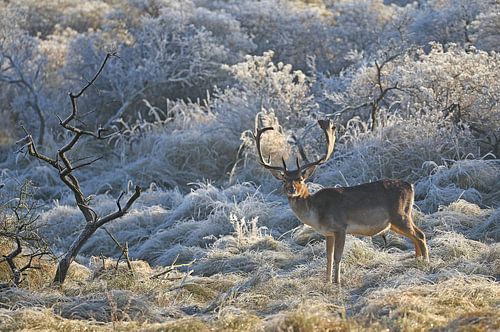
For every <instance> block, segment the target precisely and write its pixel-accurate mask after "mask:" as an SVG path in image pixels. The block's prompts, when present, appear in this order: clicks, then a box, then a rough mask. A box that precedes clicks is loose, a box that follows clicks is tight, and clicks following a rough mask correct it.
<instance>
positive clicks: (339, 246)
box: [333, 232, 346, 285]
mask: <svg viewBox="0 0 500 332" xmlns="http://www.w3.org/2000/svg"><path fill="white" fill-rule="evenodd" d="M345 236H346V233H345V232H336V233H335V252H334V258H333V259H334V262H335V283H337V284H339V285H340V261H341V260H342V254H343V253H344V244H345Z"/></svg>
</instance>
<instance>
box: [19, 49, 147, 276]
mask: <svg viewBox="0 0 500 332" xmlns="http://www.w3.org/2000/svg"><path fill="white" fill-rule="evenodd" d="M114 55H115V54H112V53H108V54H107V55H106V58H105V59H104V61H103V62H102V64H101V66H100V68H99V70H98V71H97V73H96V74H95V75H94V77H93V78H92V79H91V80H90V81H89V82H88V83H87V84H86V85H85V86H84V87H83V88H82V89H81V90H80V91H79V92H78V93H76V94H74V93H72V92H70V93H69V97H70V99H71V105H72V111H71V113H70V114H69V115H68V117H66V118H65V119H61V118H59V124H60V125H61V126H62V127H63V128H64V129H65V130H66V131H68V132H69V133H70V134H71V139H70V140H69V141H68V142H67V143H66V144H65V145H63V146H62V147H61V148H60V149H58V151H57V153H56V154H55V157H53V158H51V157H49V156H47V155H44V154H42V153H40V152H39V151H38V150H37V148H36V145H35V143H34V141H33V138H32V136H31V134H30V133H29V132H28V131H27V130H26V129H24V130H25V132H26V137H25V138H24V140H23V141H24V142H25V145H24V147H25V148H27V151H28V153H29V154H30V155H31V156H33V157H35V158H37V159H38V160H40V161H43V162H45V163H47V164H49V165H50V166H52V167H53V168H55V169H56V170H57V172H58V173H59V178H60V179H61V181H62V182H63V183H64V184H65V185H66V186H67V187H68V188H69V189H70V190H71V192H72V193H73V196H74V197H75V201H76V204H77V206H78V208H79V209H80V211H81V213H82V214H83V216H84V218H85V221H86V224H85V227H84V228H83V230H82V231H81V232H80V234H79V235H78V237H77V238H76V239H75V240H74V241H73V243H72V244H71V246H70V247H69V248H68V250H67V251H66V253H65V254H64V255H63V256H62V258H61V259H60V260H59V264H58V267H57V271H56V275H55V277H54V281H53V282H54V283H55V284H62V283H63V282H64V280H65V278H66V275H67V272H68V269H69V266H70V264H71V263H72V262H73V260H74V259H75V257H76V255H77V254H78V252H79V251H80V249H81V248H82V246H83V245H84V244H85V243H86V242H87V240H88V239H89V238H90V237H91V236H92V235H93V234H94V233H95V231H96V230H97V229H99V228H100V227H101V226H103V225H105V224H107V223H108V222H110V221H113V220H115V219H118V218H120V217H122V216H123V215H125V214H126V213H127V212H128V210H129V209H130V207H131V206H132V204H133V203H134V202H135V201H136V200H137V199H138V198H139V196H140V194H141V188H140V187H139V186H136V187H135V191H134V193H133V194H132V196H131V197H129V199H128V200H127V202H126V203H125V206H122V205H121V203H120V201H121V199H122V198H123V196H124V193H123V192H122V193H121V195H120V196H119V197H118V199H117V200H116V205H117V210H116V211H115V212H112V213H110V214H108V215H106V216H99V215H98V214H97V213H96V212H95V211H94V210H93V209H92V208H91V207H90V206H89V199H88V197H86V196H85V195H84V194H83V192H82V190H81V187H80V182H79V181H78V179H77V178H76V176H75V174H74V171H75V170H77V169H79V168H82V167H86V166H90V165H92V164H93V163H94V162H96V161H98V160H99V159H101V157H99V158H95V159H93V160H91V161H88V162H81V161H80V163H79V164H76V162H78V161H76V162H75V161H72V160H70V157H69V156H68V153H69V152H70V151H71V150H72V149H73V148H74V147H75V146H76V144H77V142H78V141H79V140H80V139H81V138H82V137H85V136H86V137H93V138H95V139H107V138H109V137H111V136H112V135H114V134H115V133H111V134H108V135H104V134H103V133H104V132H106V129H104V128H102V127H99V128H98V129H97V130H96V131H89V130H84V129H82V128H79V127H77V126H76V125H75V124H74V123H77V122H78V123H81V120H79V119H78V107H77V100H78V98H79V97H80V96H81V95H82V94H83V93H84V92H85V91H86V90H87V89H88V88H89V87H90V86H91V85H92V84H93V83H94V82H95V81H96V80H97V78H98V77H99V75H100V74H101V72H102V71H103V69H104V67H105V66H106V63H107V62H108V60H109V59H110V58H111V57H112V56H114Z"/></svg>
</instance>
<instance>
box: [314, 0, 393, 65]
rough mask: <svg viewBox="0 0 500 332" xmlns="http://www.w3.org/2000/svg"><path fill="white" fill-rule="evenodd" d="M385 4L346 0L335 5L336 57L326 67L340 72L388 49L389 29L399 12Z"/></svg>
mask: <svg viewBox="0 0 500 332" xmlns="http://www.w3.org/2000/svg"><path fill="white" fill-rule="evenodd" d="M384 2H385V1H382V0H376V1H373V0H365V1H350V0H343V1H336V2H335V3H333V5H332V6H331V7H330V8H329V10H330V11H331V13H332V15H333V22H334V26H333V28H332V31H331V34H332V37H331V39H332V41H333V42H332V44H331V45H330V48H331V52H332V53H333V54H334V57H333V59H332V60H333V61H332V63H330V65H329V66H328V67H327V68H326V69H327V70H328V71H330V72H331V73H338V72H340V71H341V70H343V69H344V68H346V67H348V66H349V65H351V64H356V63H357V62H358V61H360V60H362V59H363V55H365V56H369V55H370V54H374V53H376V51H377V50H378V49H379V48H380V47H384V46H385V44H386V43H387V42H388V40H389V39H390V38H389V36H388V35H387V33H386V30H388V27H392V26H391V25H390V23H391V22H392V21H393V20H394V19H395V17H396V13H397V10H396V8H395V7H393V6H388V5H385V4H384ZM385 47H387V46H385ZM391 48H392V47H391ZM318 68H319V69H321V66H320V67H318Z"/></svg>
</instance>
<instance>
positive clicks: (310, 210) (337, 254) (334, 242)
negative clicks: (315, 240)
mask: <svg viewBox="0 0 500 332" xmlns="http://www.w3.org/2000/svg"><path fill="white" fill-rule="evenodd" d="M290 175H292V174H287V176H286V177H285V179H283V180H284V182H285V183H284V184H285V189H287V195H288V200H289V203H290V206H291V207H292V210H293V211H294V213H295V214H296V215H297V217H298V218H299V219H300V220H301V221H302V222H303V223H304V224H307V225H309V226H311V227H313V228H314V229H316V230H317V231H318V232H320V233H322V234H323V235H325V237H326V239H327V241H326V242H327V278H328V280H329V281H331V280H332V265H333V263H335V282H337V283H339V282H340V261H341V257H342V253H343V249H344V243H345V236H346V234H356V235H365V236H373V235H376V234H379V233H382V232H385V231H386V230H388V229H391V230H393V231H394V232H396V233H398V234H401V235H404V236H406V237H408V238H409V239H410V240H411V241H412V242H413V244H414V245H415V254H416V256H417V258H423V259H425V260H426V261H428V260H429V254H428V249H427V244H426V241H425V235H424V233H423V232H422V231H421V230H420V229H419V228H418V227H417V226H415V224H414V223H413V219H412V207H413V200H414V199H413V197H414V192H413V186H412V185H411V184H410V183H408V182H405V181H401V180H382V181H377V182H372V183H365V184H362V185H359V186H354V187H343V188H324V189H321V190H319V191H318V192H316V193H315V194H313V195H310V193H309V191H308V190H307V186H306V184H305V183H304V179H303V178H302V177H301V176H297V177H295V176H290ZM297 175H298V174H297ZM292 187H293V189H294V190H293V191H292V190H290V189H291V188H292ZM332 255H333V260H332V259H331V256H332Z"/></svg>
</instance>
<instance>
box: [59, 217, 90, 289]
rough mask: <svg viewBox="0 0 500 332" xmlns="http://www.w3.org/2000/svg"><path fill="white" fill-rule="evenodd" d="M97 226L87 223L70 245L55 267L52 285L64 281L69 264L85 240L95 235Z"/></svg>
mask: <svg viewBox="0 0 500 332" xmlns="http://www.w3.org/2000/svg"><path fill="white" fill-rule="evenodd" d="M97 228H98V227H97V226H96V225H95V224H94V223H88V224H87V225H86V226H85V228H84V229H83V231H82V232H81V233H80V235H79V236H78V238H76V240H75V241H74V242H73V243H72V244H71V246H70V247H69V249H68V251H67V252H66V254H64V257H63V258H61V260H60V261H59V264H58V265H57V271H56V275H55V277H54V281H53V282H52V283H53V284H62V283H63V282H64V280H65V279H66V275H67V274H68V269H69V266H70V265H71V263H72V262H73V261H74V260H75V257H76V255H78V252H79V251H80V249H81V248H82V246H83V245H84V244H85V242H87V240H88V239H89V238H90V237H91V236H92V234H94V233H95V231H96V230H97Z"/></svg>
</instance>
